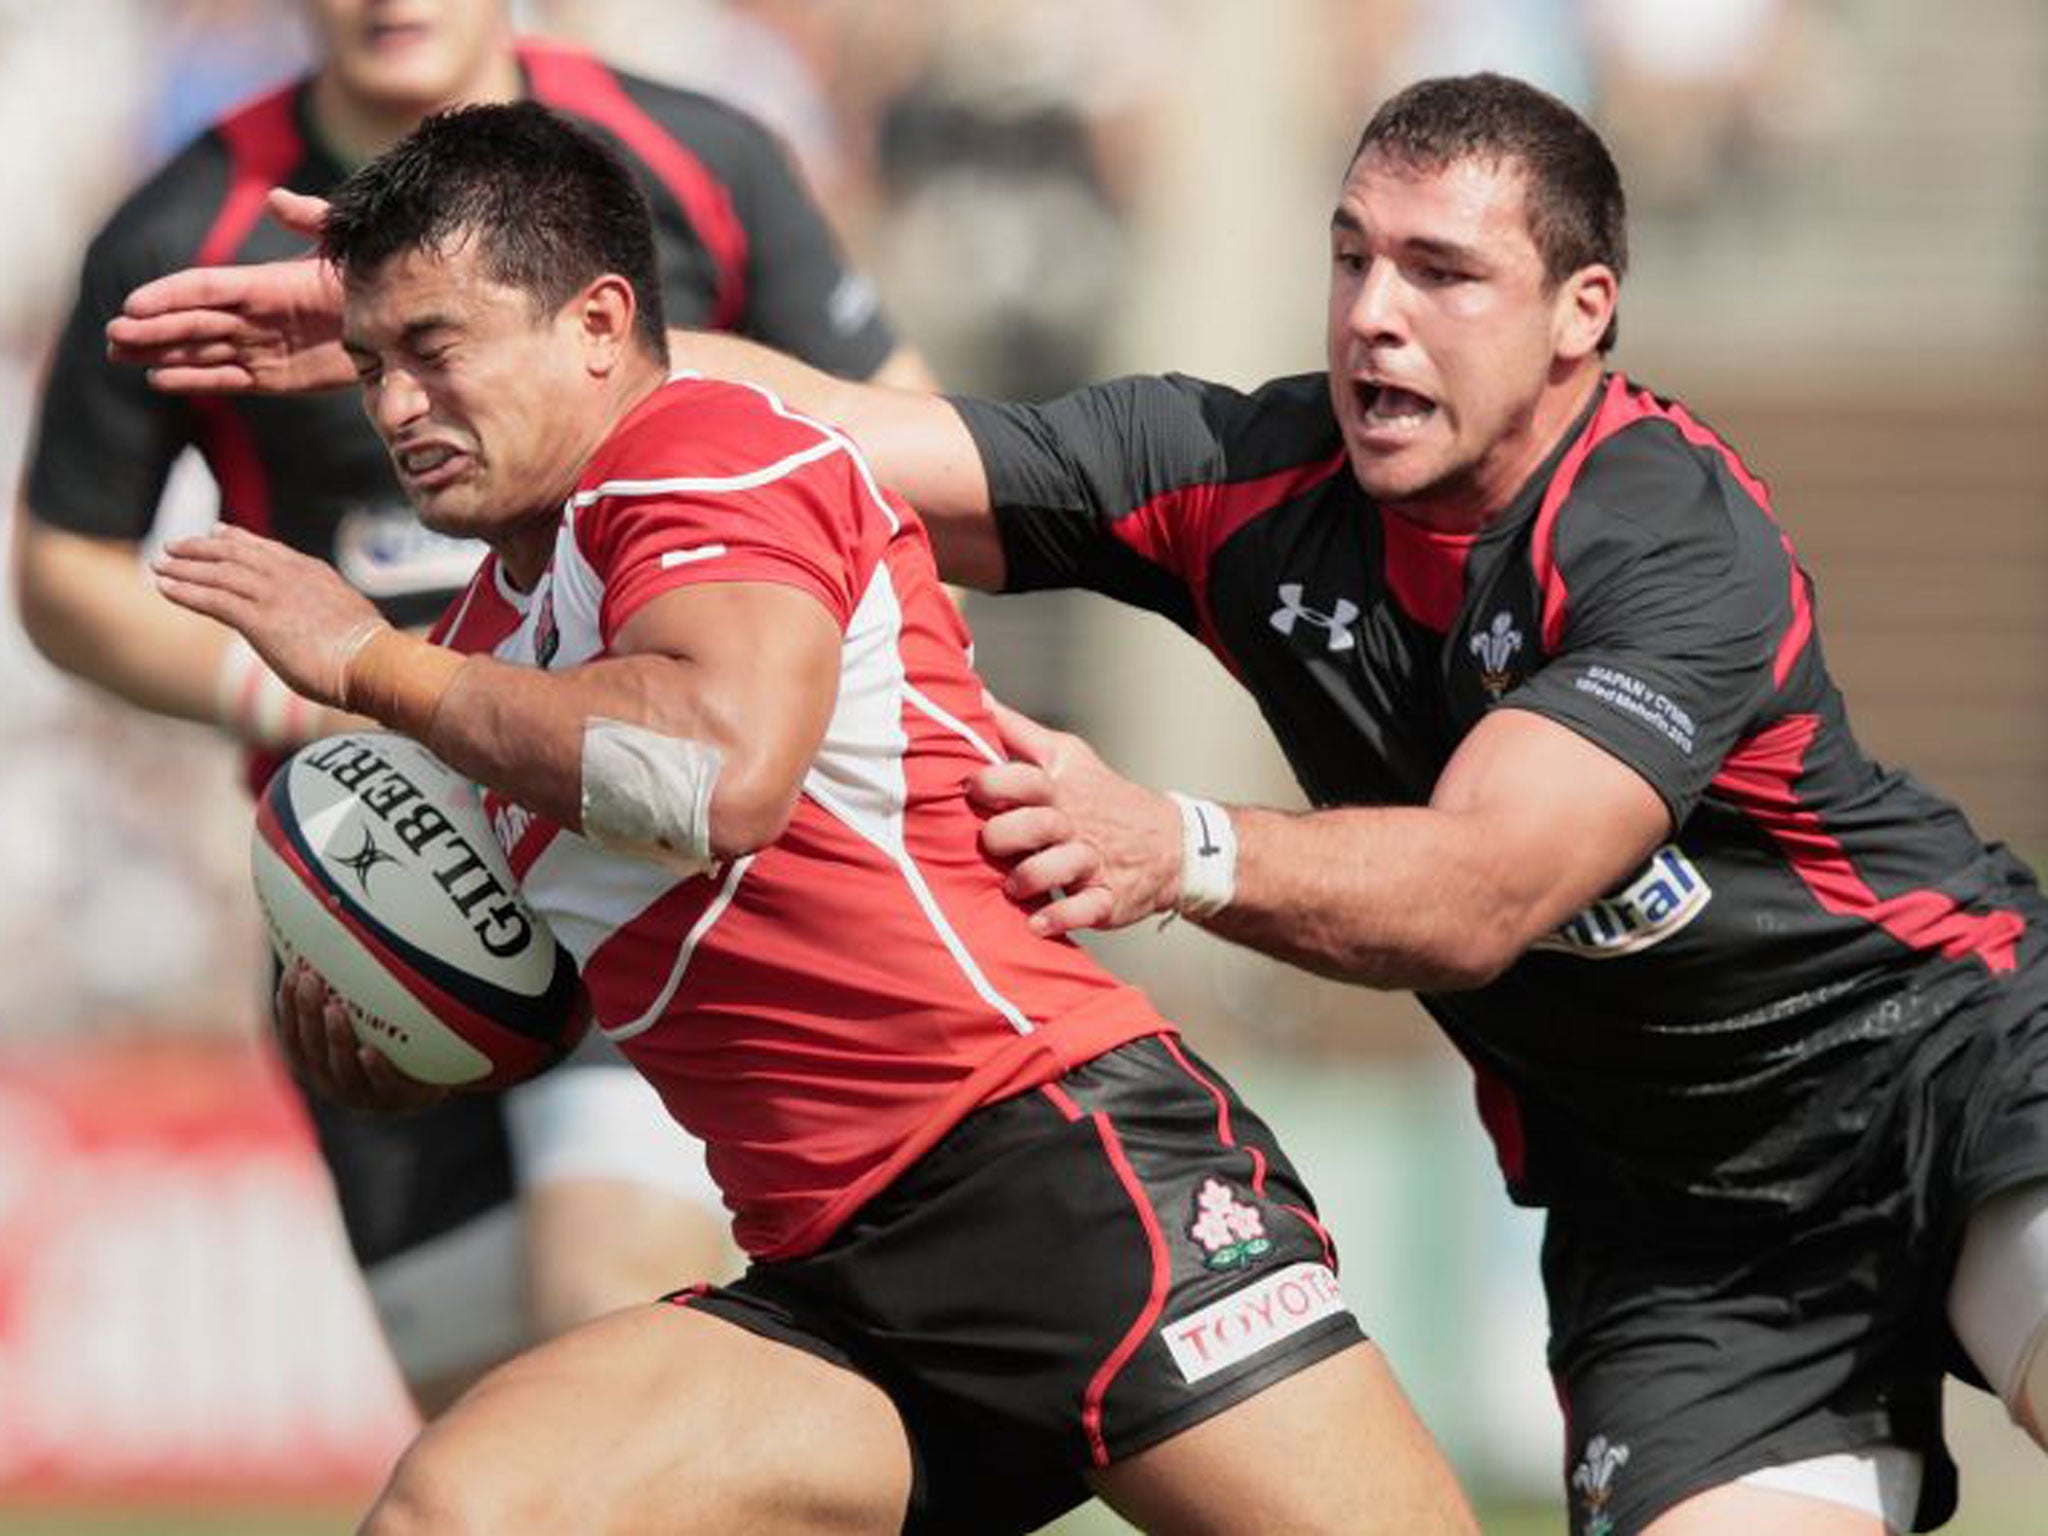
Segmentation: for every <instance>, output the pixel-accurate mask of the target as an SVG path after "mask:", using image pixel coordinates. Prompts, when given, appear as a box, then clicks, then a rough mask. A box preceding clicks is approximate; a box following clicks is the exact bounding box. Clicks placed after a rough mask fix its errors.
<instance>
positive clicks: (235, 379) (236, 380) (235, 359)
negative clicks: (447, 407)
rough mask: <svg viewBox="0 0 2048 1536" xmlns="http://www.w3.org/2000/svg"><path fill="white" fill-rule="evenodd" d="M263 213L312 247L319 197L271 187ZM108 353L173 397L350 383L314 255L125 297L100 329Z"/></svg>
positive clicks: (332, 280)
mask: <svg viewBox="0 0 2048 1536" xmlns="http://www.w3.org/2000/svg"><path fill="white" fill-rule="evenodd" d="M269 209H270V212H271V215H272V216H273V217H274V218H276V219H277V220H278V222H279V223H281V224H283V225H285V227H286V228H288V229H292V230H294V231H296V232H298V233H300V234H303V235H305V236H306V237H307V238H308V239H309V240H317V239H318V238H319V234H320V225H321V223H322V222H323V221H324V220H325V219H326V217H327V204H326V202H325V201H324V200H323V199H321V198H317V197H306V196H303V195H302V194H300V193H296V192H287V191H285V190H284V189H283V188H281V187H279V188H274V189H273V190H272V191H271V193H270V196H269ZM107 353H108V355H109V356H110V357H112V358H113V359H114V360H115V361H116V362H121V363H130V364H133V365H135V366H137V367H140V368H144V369H147V370H148V373H149V380H150V383H152V384H154V385H155V386H156V387H157V388H158V389H161V390H165V391H167V392H169V393H171V394H262V395H289V394H302V393H305V392H307V391H310V390H320V389H338V388H342V387H344V386H346V385H350V384H353V383H354V382H355V369H354V368H353V367H352V366H351V365H350V363H349V360H348V355H347V354H346V353H344V352H343V351H342V350H341V279H340V276H339V275H338V274H337V273H336V272H335V270H334V269H333V268H332V267H331V266H329V265H328V264H327V263H326V262H324V261H321V260H320V259H319V258H318V257H317V256H314V255H311V254H308V255H305V256H302V257H299V258H297V259H296V260H292V261H270V262H263V263H260V264H257V265H254V266H244V267H188V268H186V269H185V270H184V271H182V272H173V273H170V274H169V275H168V276H165V277H160V278H158V279H157V280H156V281H154V282H151V283H144V284H143V285H142V286H141V287H140V288H137V289H136V290H135V291H134V292H133V293H131V294H129V295H128V297H127V299H126V300H125V301H124V302H123V304H122V306H121V313H120V314H118V315H116V316H115V317H114V318H113V319H112V320H110V321H108V322H107Z"/></svg>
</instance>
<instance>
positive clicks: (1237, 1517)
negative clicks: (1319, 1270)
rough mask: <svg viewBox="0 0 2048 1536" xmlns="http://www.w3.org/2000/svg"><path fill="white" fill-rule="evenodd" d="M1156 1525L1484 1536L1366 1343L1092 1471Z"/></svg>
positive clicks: (1198, 1535)
mask: <svg viewBox="0 0 2048 1536" xmlns="http://www.w3.org/2000/svg"><path fill="white" fill-rule="evenodd" d="M1090 1480H1091V1481H1092V1482H1093V1483H1094V1485H1095V1491H1096V1492H1097V1493H1099V1494H1101V1495H1102V1497H1103V1498H1104V1499H1105V1500H1106V1501H1107V1502H1108V1503H1109V1504H1110V1505H1111V1506H1113V1507H1114V1508H1115V1509H1116V1510H1117V1511H1118V1513H1120V1514H1122V1515H1123V1516H1124V1518H1125V1519H1127V1520H1130V1521H1131V1522H1132V1523H1133V1524H1135V1525H1137V1526H1138V1527H1139V1528H1140V1529H1141V1530H1145V1531H1148V1532H1151V1533H1153V1536H1212V1533H1213V1536H1321V1533H1329V1536H1376V1533H1386V1536H1395V1533H1399V1536H1475V1533H1476V1532H1477V1531H1478V1529H1479V1525H1478V1521H1477V1520H1476V1519H1475V1518H1474V1516H1473V1514H1472V1509H1471V1506H1470V1505H1469V1504H1467V1503H1466V1502H1465V1496H1464V1494H1463V1493H1462V1492H1461V1491H1460V1490H1459V1488H1458V1483H1457V1479H1456V1478H1455V1477H1454V1476H1453V1475H1452V1473H1451V1469H1450V1466H1449V1465H1448V1464H1447V1463H1446V1462H1445V1461H1444V1458H1443V1453H1442V1452H1441V1451H1440V1450H1439V1449H1438V1448H1437V1445H1436V1441H1435V1440H1434V1439H1432V1438H1431V1436H1430V1433H1429V1431H1428V1430H1427V1429H1426V1428H1424V1427H1423V1424H1422V1421H1421V1419H1419V1418H1417V1417H1416V1414H1415V1410H1414V1409H1413V1408H1412V1407H1410V1406H1409V1403H1408V1399H1407V1397H1406V1396H1405V1395H1404V1394H1403V1393H1402V1391H1401V1387H1400V1383H1399V1382H1397V1381H1396V1380H1395V1379H1394V1373H1393V1371H1392V1369H1391V1368H1389V1366H1388V1365H1387V1361H1386V1357H1385V1356H1384V1355H1382V1354H1381V1353H1380V1351H1379V1348H1378V1347H1377V1346H1376V1345H1373V1344H1370V1343H1361V1344H1358V1345H1355V1346H1354V1347H1352V1348H1350V1349H1347V1350H1344V1351H1342V1352H1341V1353H1339V1354H1335V1355H1332V1356H1330V1357H1329V1358H1328V1359H1326V1360H1322V1361H1319V1362H1317V1363H1316V1364H1315V1365H1312V1366H1310V1367H1308V1368H1307V1369H1306V1370H1304V1371H1301V1372H1300V1373H1298V1374H1297V1375H1294V1376H1290V1377H1288V1378H1287V1379H1286V1380H1284V1381H1281V1382H1278V1383H1276V1384H1275V1385H1273V1386H1271V1387H1268V1388H1267V1389H1266V1390H1265V1391H1263V1392H1261V1393H1259V1394H1258V1395H1257V1396H1256V1397H1251V1398H1248V1399H1246V1400H1245V1401H1244V1402H1242V1403H1239V1404H1238V1405H1237V1406H1235V1407H1234V1408H1230V1409H1227V1410H1225V1411H1224V1412H1223V1413H1220V1414H1218V1415H1217V1416H1216V1417H1215V1418H1213V1419H1208V1420H1205V1421H1204V1422H1202V1423H1200V1424H1197V1425H1195V1426H1194V1427H1193V1428H1192V1429H1188V1430H1184V1431H1182V1432H1181V1433H1180V1434H1178V1435H1175V1436H1174V1437H1173V1438H1171V1439H1170V1440H1164V1441H1161V1442H1160V1443H1159V1444H1158V1445H1155V1446H1152V1447H1150V1448H1149V1449H1147V1450H1144V1451H1140V1452H1139V1453H1138V1454H1137V1455H1135V1456H1131V1457H1128V1458H1126V1459H1125V1460H1123V1461H1120V1462H1118V1463H1117V1464H1116V1465H1115V1466H1112V1467H1108V1468H1106V1469H1104V1470H1103V1471H1101V1472H1097V1473H1094V1474H1093V1475H1092V1476H1091V1479H1090Z"/></svg>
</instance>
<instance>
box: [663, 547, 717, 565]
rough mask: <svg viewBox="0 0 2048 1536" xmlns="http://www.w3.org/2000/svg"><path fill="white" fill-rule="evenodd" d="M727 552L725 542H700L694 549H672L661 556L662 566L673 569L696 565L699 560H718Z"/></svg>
mask: <svg viewBox="0 0 2048 1536" xmlns="http://www.w3.org/2000/svg"><path fill="white" fill-rule="evenodd" d="M724 553H725V546H724V545H723V544H699V545H697V546H696V547H695V548H694V549H671V550H669V551H668V552H667V553H666V554H664V555H663V556H662V557H661V568H662V569H663V570H664V571H672V570H674V569H675V568H676V567H677V566H679V565H694V564H695V563H696V562H697V561H699V560H716V559H717V558H718V557H719V556H720V555H722V554H724Z"/></svg>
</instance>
